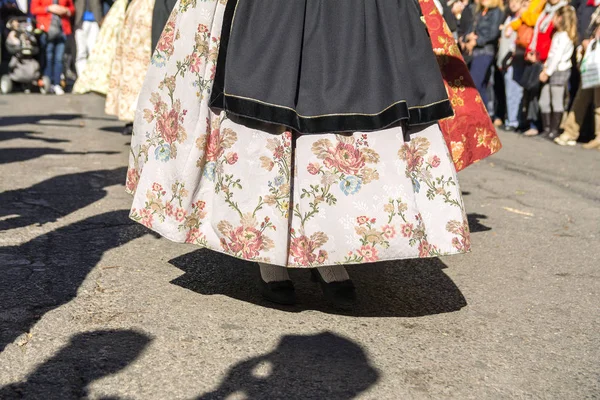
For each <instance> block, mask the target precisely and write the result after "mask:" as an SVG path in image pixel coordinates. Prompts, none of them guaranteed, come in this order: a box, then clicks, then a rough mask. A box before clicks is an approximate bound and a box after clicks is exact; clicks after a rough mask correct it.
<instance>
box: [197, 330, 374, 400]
mask: <svg viewBox="0 0 600 400" xmlns="http://www.w3.org/2000/svg"><path fill="white" fill-rule="evenodd" d="M378 380H379V372H378V371H377V369H375V368H374V367H373V366H372V365H371V364H370V361H369V359H368V357H367V355H366V354H365V351H364V350H363V349H362V348H361V347H360V346H359V345H358V344H356V343H353V342H352V341H350V340H348V339H345V338H343V337H340V336H338V335H336V334H334V333H331V332H324V333H321V334H318V335H307V336H303V335H286V336H284V337H282V339H281V341H280V342H279V344H278V345H277V348H276V349H275V350H273V351H272V352H270V353H267V354H265V355H262V356H259V357H254V358H251V359H249V360H246V361H242V362H240V363H239V364H237V365H235V366H233V367H232V368H231V369H230V371H229V373H228V374H227V376H226V377H225V379H223V381H222V382H221V385H220V386H219V387H218V388H217V389H216V390H215V391H213V392H210V393H205V394H203V395H201V396H200V397H198V398H197V400H216V399H226V398H228V396H231V395H233V394H239V395H240V397H242V398H244V399H248V400H260V399H265V400H267V399H269V400H270V399H286V400H293V399H331V400H345V399H353V398H355V397H356V396H358V395H359V394H360V393H362V392H364V391H365V390H367V389H368V388H370V387H371V386H373V385H374V384H375V383H376V382H377V381H378Z"/></svg>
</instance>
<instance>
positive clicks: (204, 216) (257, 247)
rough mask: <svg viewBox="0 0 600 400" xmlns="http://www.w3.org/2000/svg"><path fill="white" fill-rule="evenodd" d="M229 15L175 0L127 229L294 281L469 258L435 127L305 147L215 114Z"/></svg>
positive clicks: (157, 64) (311, 140)
mask: <svg viewBox="0 0 600 400" xmlns="http://www.w3.org/2000/svg"><path fill="white" fill-rule="evenodd" d="M225 5H226V1H225V0H206V1H196V2H190V1H187V0H186V1H184V0H181V1H180V2H179V3H178V5H177V6H176V7H175V10H174V12H173V14H172V15H171V17H170V20H169V22H168V23H167V27H166V28H165V31H164V32H163V35H162V37H161V40H160V43H159V45H158V46H157V49H158V51H157V52H156V53H155V55H154V57H153V60H152V65H151V67H150V70H149V72H148V75H147V77H146V80H145V83H144V86H143V88H142V92H141V95H140V99H139V104H138V108H137V112H136V116H135V123H134V134H133V138H132V145H131V146H132V149H131V150H132V151H131V156H130V164H129V171H128V175H127V190H128V191H129V192H130V193H131V194H133V196H134V200H133V205H132V209H131V215H130V216H131V218H132V219H134V220H136V221H138V222H140V223H142V224H143V225H145V226H147V227H148V228H150V229H153V230H154V231H156V232H158V233H160V234H161V235H163V236H164V237H166V238H168V239H170V240H173V241H176V242H186V243H193V244H196V245H199V246H202V247H206V248H210V249H212V250H215V251H219V252H223V253H226V254H229V255H231V256H234V257H238V258H242V259H245V260H249V261H260V262H265V263H271V264H275V265H280V266H285V267H290V268H306V267H320V266H325V265H334V264H356V263H371V262H376V261H382V260H393V259H404V258H418V257H437V256H441V255H447V254H455V253H464V252H467V251H469V249H470V238H469V229H468V224H467V220H466V217H465V211H464V205H463V201H462V198H461V192H460V188H459V186H458V182H457V177H456V170H455V168H454V165H453V163H452V160H451V158H450V155H449V152H448V148H447V147H446V144H445V142H444V138H443V136H442V133H441V131H440V129H439V126H438V125H437V124H432V125H429V126H426V127H420V128H419V129H417V130H414V131H410V132H406V131H404V129H403V128H402V127H401V126H393V127H390V128H387V129H384V130H380V131H376V132H369V133H353V134H332V133H329V134H327V133H326V134H312V135H300V134H297V133H295V132H292V131H290V130H289V129H288V128H285V127H283V126H277V125H273V124H266V123H261V122H257V121H254V120H249V119H243V118H240V117H235V116H228V115H227V114H226V113H225V112H223V111H219V110H216V109H211V108H210V107H209V104H208V102H209V98H210V93H211V89H212V82H213V79H214V73H215V70H216V63H217V56H218V51H219V44H220V34H221V26H222V22H223V14H224V10H225ZM249 67H250V66H249Z"/></svg>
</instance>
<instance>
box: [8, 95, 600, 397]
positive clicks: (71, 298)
mask: <svg viewBox="0 0 600 400" xmlns="http://www.w3.org/2000/svg"><path fill="white" fill-rule="evenodd" d="M103 108H104V102H103V99H102V98H100V97H97V96H94V95H88V96H80V97H75V96H64V97H53V96H46V97H43V96H37V95H29V96H27V95H11V96H6V97H0V246H1V248H0V274H1V275H0V399H2V400H4V399H13V398H14V399H18V398H25V399H43V400H54V399H57V400H69V399H80V398H85V399H104V400H109V399H111V400H116V399H120V400H125V399H144V400H148V399H160V400H163V399H167V400H170V399H354V398H358V399H478V400H479V399H561V400H564V399H598V398H600V345H599V343H600V297H599V295H600V269H599V265H600V262H599V257H598V252H599V249H600V168H599V167H600V152H598V151H586V150H583V149H581V147H576V148H562V147H559V146H557V145H554V144H552V143H550V142H548V141H543V140H541V139H537V138H534V139H531V138H524V137H522V136H518V135H515V134H511V133H502V134H501V138H502V140H503V143H504V146H505V148H504V150H503V151H502V152H501V153H499V154H498V155H496V156H494V157H492V158H491V159H489V160H486V161H484V162H482V163H480V164H478V165H476V166H473V167H470V168H469V169H467V170H466V171H464V172H461V173H460V178H461V185H462V189H463V192H464V195H465V201H466V205H467V210H468V212H469V221H470V225H471V229H472V230H473V237H472V240H473V248H474V251H473V252H472V253H471V254H468V255H464V256H453V257H448V258H443V259H441V260H420V261H414V260H413V261H403V262H387V263H382V264H378V265H371V266H357V267H353V268H351V269H350V274H351V276H352V277H353V279H354V280H355V283H356V285H357V288H358V293H359V296H360V305H359V307H358V308H357V309H356V310H355V311H353V312H352V313H349V314H340V313H337V312H335V311H334V310H332V309H330V308H328V307H327V305H325V303H324V301H323V298H322V294H321V292H320V289H319V288H318V287H317V286H314V284H312V283H311V282H310V281H309V274H308V273H307V272H306V271H294V273H293V275H292V276H293V278H295V280H296V282H297V285H296V287H297V291H298V294H299V300H300V302H301V305H300V306H298V307H296V308H292V309H286V308H274V307H272V306H270V305H269V304H268V303H265V302H264V301H263V300H261V298H260V296H259V295H258V290H257V279H258V269H257V267H256V266H255V265H254V264H251V263H246V262H242V261H239V260H235V259H232V258H229V257H227V256H224V255H220V254H216V253H212V252H208V251H204V250H199V249H198V248H196V247H193V246H190V245H180V244H173V243H171V242H169V241H168V240H166V239H161V238H159V237H157V236H155V235H153V234H151V233H150V232H149V231H147V230H146V229H145V228H143V227H142V226H140V225H137V224H135V223H133V222H131V221H130V220H129V219H128V218H127V215H128V208H129V205H130V196H129V195H127V194H126V193H125V191H124V186H123V183H124V179H125V172H126V162H127V157H128V150H129V146H128V144H129V140H130V138H129V137H125V136H122V135H121V134H120V130H121V127H122V125H121V124H120V123H119V122H118V121H115V120H114V119H112V118H109V117H106V116H105V115H104V114H103V112H102V111H103Z"/></svg>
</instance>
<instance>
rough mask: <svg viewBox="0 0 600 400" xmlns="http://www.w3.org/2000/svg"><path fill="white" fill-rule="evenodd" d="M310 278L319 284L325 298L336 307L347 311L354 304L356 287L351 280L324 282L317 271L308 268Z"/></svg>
mask: <svg viewBox="0 0 600 400" xmlns="http://www.w3.org/2000/svg"><path fill="white" fill-rule="evenodd" d="M310 274H311V280H312V281H313V282H318V283H319V284H320V285H321V289H322V290H323V294H324V295H325V298H326V299H327V300H328V301H329V302H330V303H331V304H333V306H334V307H335V308H337V309H340V310H344V311H348V310H352V309H353V308H354V306H355V305H356V288H355V287H354V283H352V281H351V280H349V279H348V280H345V281H341V282H329V283H327V282H325V280H324V279H323V277H322V276H321V274H320V273H319V271H317V270H316V269H311V270H310Z"/></svg>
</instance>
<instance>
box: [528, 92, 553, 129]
mask: <svg viewBox="0 0 600 400" xmlns="http://www.w3.org/2000/svg"><path fill="white" fill-rule="evenodd" d="M550 87H551V86H550V85H549V84H545V85H543V86H542V90H541V91H540V98H539V105H540V112H541V114H542V130H543V132H542V135H544V136H547V135H549V134H550V122H551V113H552V104H551V101H552V99H551V94H550ZM528 136H530V135H528Z"/></svg>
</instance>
